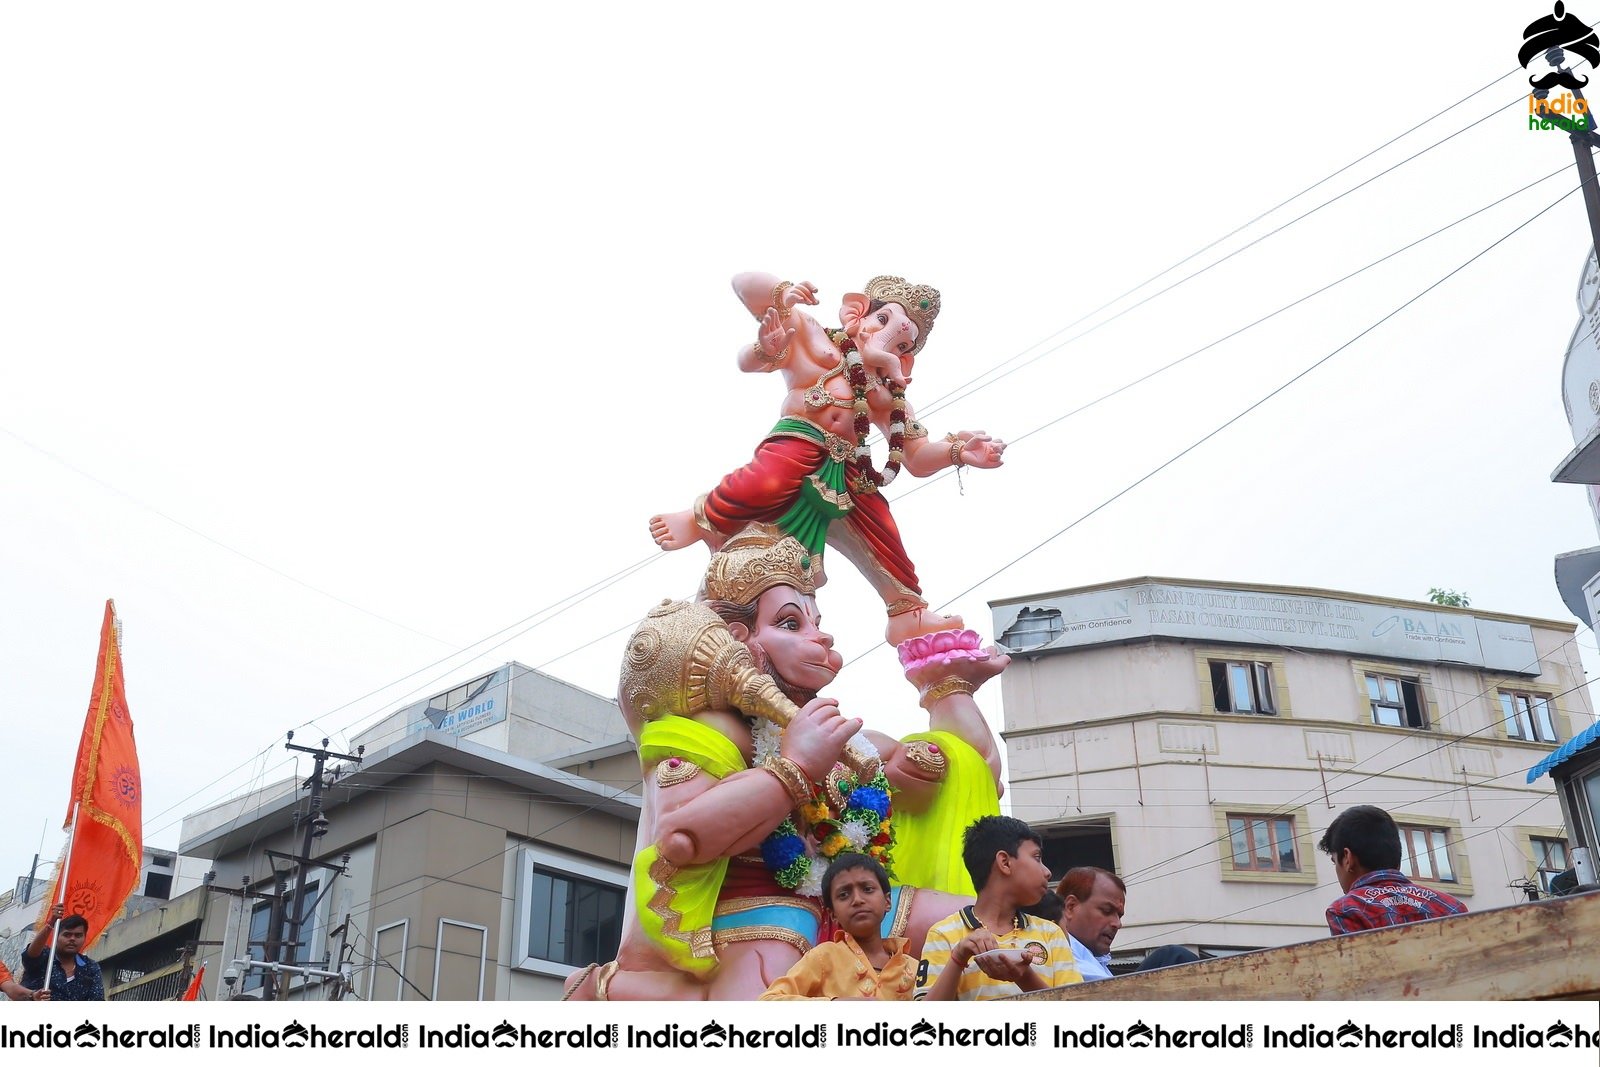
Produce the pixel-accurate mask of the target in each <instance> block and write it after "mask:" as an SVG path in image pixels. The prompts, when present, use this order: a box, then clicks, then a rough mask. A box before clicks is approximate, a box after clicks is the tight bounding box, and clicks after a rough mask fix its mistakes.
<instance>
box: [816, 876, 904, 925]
mask: <svg viewBox="0 0 1600 1067" xmlns="http://www.w3.org/2000/svg"><path fill="white" fill-rule="evenodd" d="M828 907H829V908H830V909H832V911H833V921H834V922H836V923H838V924H839V926H840V928H842V929H843V930H845V931H846V932H848V933H849V934H850V936H851V937H853V938H855V939H856V940H857V941H860V940H862V939H863V938H867V937H870V936H872V934H873V933H874V932H876V931H879V930H881V929H882V925H883V917H884V916H885V915H887V914H889V894H887V893H885V892H884V891H883V886H881V885H879V884H878V876H877V875H876V874H874V873H873V872H871V871H869V870H867V869H866V868H865V867H852V868H850V869H849V870H847V871H841V872H840V873H839V874H837V875H835V876H834V879H833V884H832V885H831V886H829V887H828Z"/></svg>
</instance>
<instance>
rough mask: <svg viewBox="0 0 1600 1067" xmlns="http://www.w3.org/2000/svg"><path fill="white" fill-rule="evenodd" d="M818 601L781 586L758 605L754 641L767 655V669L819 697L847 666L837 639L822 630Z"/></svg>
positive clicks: (757, 603)
mask: <svg viewBox="0 0 1600 1067" xmlns="http://www.w3.org/2000/svg"><path fill="white" fill-rule="evenodd" d="M821 622H822V616H821V615H819V614H818V613H817V601H816V598H815V597H809V596H806V595H805V594H804V593H802V592H800V591H799V590H798V589H791V588H790V587H789V586H786V585H780V586H774V587H773V588H771V589H768V590H767V591H766V592H765V593H762V594H761V599H760V600H758V601H756V626H755V630H754V631H753V632H752V633H751V634H750V640H751V641H752V642H754V643H755V644H758V645H760V646H761V650H762V651H763V652H765V653H766V654H767V665H768V668H769V669H770V670H771V671H772V673H774V674H776V675H777V676H778V677H779V678H781V679H782V680H783V681H784V682H785V683H787V684H788V685H789V686H791V687H792V688H795V689H800V690H805V691H807V692H812V693H815V692H817V691H819V690H821V689H822V688H823V687H824V686H826V685H827V684H828V683H829V682H831V681H833V679H834V676H835V675H837V674H838V673H839V668H840V667H842V666H844V657H843V656H841V655H839V653H837V652H835V651H834V650H833V635H832V634H828V633H823V631H822V630H821V628H820V623H821Z"/></svg>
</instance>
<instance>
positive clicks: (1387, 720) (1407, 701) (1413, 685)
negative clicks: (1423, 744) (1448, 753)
mask: <svg viewBox="0 0 1600 1067" xmlns="http://www.w3.org/2000/svg"><path fill="white" fill-rule="evenodd" d="M1367 700H1368V702H1369V703H1370V704H1371V705H1372V721H1373V722H1375V723H1377V724H1378V725H1379V726H1408V727H1410V728H1411V729H1413V730H1425V729H1427V727H1428V717H1427V714H1426V711H1425V709H1424V706H1423V702H1422V686H1421V685H1420V684H1418V682H1417V680H1416V679H1415V678H1399V677H1391V676H1390V675H1386V674H1369V675H1367Z"/></svg>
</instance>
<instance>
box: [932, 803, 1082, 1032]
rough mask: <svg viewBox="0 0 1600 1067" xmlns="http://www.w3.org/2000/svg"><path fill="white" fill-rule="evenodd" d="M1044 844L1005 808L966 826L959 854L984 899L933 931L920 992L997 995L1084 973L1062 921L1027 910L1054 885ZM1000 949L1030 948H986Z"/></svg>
mask: <svg viewBox="0 0 1600 1067" xmlns="http://www.w3.org/2000/svg"><path fill="white" fill-rule="evenodd" d="M1043 844H1044V842H1043V840H1042V839H1041V838H1040V837H1039V835H1038V834H1037V833H1035V832H1034V830H1033V828H1032V827H1031V826H1029V825H1028V824H1027V823H1025V822H1023V821H1022V820H1021V819H1013V818H1010V817H1009V816H1005V815H986V816H984V817H983V818H981V819H979V820H978V821H977V822H975V823H973V824H972V825H971V826H969V827H967V832H966V835H965V837H964V838H963V841H962V849H961V858H962V860H963V861H965V863H966V865H967V873H968V874H970V875H971V876H972V884H973V886H974V887H976V888H977V890H978V900H977V902H976V903H974V904H969V905H968V906H966V907H965V908H962V909H961V910H960V911H958V912H956V913H955V914H954V915H952V916H950V917H949V918H948V919H945V920H943V921H941V922H938V923H935V924H934V925H933V927H932V928H931V929H930V930H929V931H928V937H927V940H926V941H924V942H923V947H922V963H921V965H920V967H919V968H918V971H917V992H916V996H917V999H919V1000H921V999H927V1000H993V999H995V998H996V997H1008V996H1012V995H1014V994H1016V993H1031V992H1033V991H1035V990H1039V989H1050V988H1052V987H1054V986H1060V985H1070V984H1072V983H1073V982H1081V981H1083V976H1082V975H1080V974H1079V973H1078V968H1077V967H1076V966H1075V965H1074V964H1073V962H1072V943H1071V942H1070V941H1068V940H1067V935H1066V933H1065V932H1063V931H1062V929H1061V927H1059V926H1057V925H1056V924H1055V923H1052V922H1047V921H1046V920H1044V919H1041V918H1039V917H1038V916H1035V915H1029V914H1027V913H1026V912H1024V911H1023V910H1022V909H1023V908H1025V907H1028V906H1030V905H1033V904H1037V903H1038V902H1039V900H1040V899H1041V898H1042V897H1043V896H1044V895H1045V893H1047V892H1049V890H1050V869H1049V868H1048V867H1046V866H1045V865H1044V857H1043ZM996 949H1021V950H1023V952H1024V953H1026V955H1025V956H1024V957H1022V958H1017V957H1015V956H1012V955H983V954H984V953H990V952H993V951H994V950H996Z"/></svg>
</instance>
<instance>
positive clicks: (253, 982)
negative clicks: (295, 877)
mask: <svg viewBox="0 0 1600 1067" xmlns="http://www.w3.org/2000/svg"><path fill="white" fill-rule="evenodd" d="M320 886H321V881H320V880H315V881H309V882H307V883H306V893H305V901H306V906H305V913H304V918H303V919H302V920H301V924H300V945H301V946H302V947H300V948H295V947H294V946H291V945H284V946H283V948H282V949H280V950H279V952H278V961H279V962H280V963H295V964H299V965H300V966H307V965H310V964H312V963H313V962H314V957H313V956H312V950H313V949H314V948H315V947H316V945H317V904H318V902H319V900H320V899H321V898H320V895H319V893H318V888H319V887H320ZM283 900H284V904H283V909H284V910H283V929H282V931H281V936H282V937H284V938H285V939H287V938H288V936H289V925H290V922H291V921H292V920H293V919H294V914H295V911H294V900H295V896H294V885H293V884H291V885H290V886H289V890H288V892H286V893H285V894H284V895H283ZM271 927H272V901H270V900H261V901H257V902H256V904H255V906H254V907H252V908H251V909H250V950H249V953H248V954H249V957H250V958H251V959H253V960H264V959H266V958H267V938H268V937H269V936H270V935H271V933H272V929H271ZM290 980H292V979H290ZM242 982H243V987H242V988H243V991H244V992H249V991H250V990H252V989H260V988H261V985H262V976H261V972H260V971H254V970H253V971H251V972H250V973H249V974H247V975H244V976H243V979H242Z"/></svg>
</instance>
